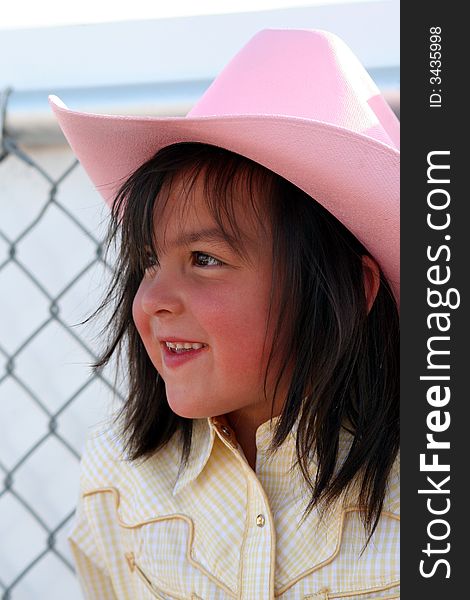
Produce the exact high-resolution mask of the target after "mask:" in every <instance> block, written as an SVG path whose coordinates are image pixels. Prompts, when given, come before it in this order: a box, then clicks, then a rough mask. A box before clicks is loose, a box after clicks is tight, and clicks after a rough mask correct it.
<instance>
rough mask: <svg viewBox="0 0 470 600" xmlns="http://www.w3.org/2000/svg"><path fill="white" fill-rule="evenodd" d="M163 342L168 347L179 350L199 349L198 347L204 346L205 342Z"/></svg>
mask: <svg viewBox="0 0 470 600" xmlns="http://www.w3.org/2000/svg"><path fill="white" fill-rule="evenodd" d="M165 344H166V345H167V347H168V348H171V349H172V350H176V351H180V352H181V351H183V350H199V349H200V348H203V347H204V346H205V344H200V343H196V344H191V343H190V342H165Z"/></svg>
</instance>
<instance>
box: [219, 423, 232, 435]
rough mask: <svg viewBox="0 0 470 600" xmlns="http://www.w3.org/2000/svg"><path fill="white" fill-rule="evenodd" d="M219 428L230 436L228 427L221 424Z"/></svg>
mask: <svg viewBox="0 0 470 600" xmlns="http://www.w3.org/2000/svg"><path fill="white" fill-rule="evenodd" d="M221 429H222V433H223V434H224V435H225V436H227V437H230V435H231V433H232V432H231V431H230V429H229V428H228V427H227V426H226V425H222V427H221Z"/></svg>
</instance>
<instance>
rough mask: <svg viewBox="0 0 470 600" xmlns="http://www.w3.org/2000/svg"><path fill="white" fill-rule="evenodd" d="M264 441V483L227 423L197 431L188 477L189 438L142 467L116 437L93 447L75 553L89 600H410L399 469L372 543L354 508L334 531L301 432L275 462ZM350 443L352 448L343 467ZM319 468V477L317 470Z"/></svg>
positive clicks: (94, 438) (259, 466) (336, 516)
mask: <svg viewBox="0 0 470 600" xmlns="http://www.w3.org/2000/svg"><path fill="white" fill-rule="evenodd" d="M277 418H278V417H276V418H274V419H273V420H272V421H267V422H265V423H263V424H262V425H260V427H259V428H258V430H257V432H256V446H257V457H256V472H255V471H253V470H252V469H251V468H250V466H249V465H248V462H247V461H246V458H245V456H244V454H243V451H242V449H241V447H240V446H239V444H238V443H237V441H236V439H235V437H234V433H233V431H232V430H231V429H230V427H229V426H228V423H227V421H226V419H225V418H224V417H214V418H209V419H195V420H194V429H193V445H192V450H191V455H190V461H189V463H188V465H187V467H186V469H184V470H182V471H181V472H180V473H179V472H178V467H179V459H180V448H179V446H178V445H177V441H178V436H173V439H172V440H171V441H170V443H169V444H167V445H166V446H165V447H164V448H163V449H161V450H160V451H159V452H157V453H155V454H154V455H153V456H152V457H151V458H150V459H148V460H146V461H145V462H140V463H138V464H131V463H130V462H128V461H126V460H125V459H124V455H123V451H122V446H121V441H120V439H119V438H118V436H117V435H116V434H115V433H114V429H113V428H112V427H111V428H109V429H107V430H102V428H101V430H97V429H96V430H95V431H94V432H92V434H91V435H90V436H89V437H88V441H87V445H86V448H85V452H84V454H83V457H82V464H81V481H80V498H79V503H78V507H77V513H76V516H75V520H74V522H73V527H72V529H71V531H70V534H69V538H68V539H69V542H70V546H71V549H72V552H73V556H74V560H75V564H76V568H77V574H78V577H79V581H80V584H81V586H82V589H83V592H84V595H85V597H86V598H87V599H93V600H140V599H142V600H150V599H152V598H163V599H181V600H229V599H238V600H268V599H273V598H280V599H282V600H284V599H285V600H301V599H302V600H306V599H312V600H313V599H318V600H328V599H336V598H346V599H347V600H376V599H379V598H380V599H382V600H383V599H391V598H399V531H400V529H399V480H398V475H399V473H398V471H399V466H398V461H397V463H396V465H395V467H394V470H393V473H392V475H391V477H390V481H389V489H388V494H387V497H386V501H385V506H384V511H383V513H382V515H381V518H380V521H379V525H378V527H377V529H376V531H375V533H374V535H373V537H372V539H371V541H370V543H369V545H368V546H367V548H366V549H365V551H364V552H363V553H362V555H361V550H362V549H363V546H364V542H365V534H364V530H363V526H362V523H361V520H360V510H359V507H358V506H357V505H356V504H355V503H354V501H353V500H352V499H349V500H348V501H341V502H338V503H336V504H335V505H334V506H332V507H331V510H329V511H328V512H327V513H326V514H324V516H323V519H321V520H320V519H319V516H318V512H317V511H316V510H313V512H312V513H311V514H310V516H309V517H308V518H307V519H306V520H305V521H304V522H303V524H302V525H299V521H300V518H301V517H302V515H303V512H304V508H305V506H306V504H307V502H308V492H307V488H306V486H305V485H304V484H303V479H302V477H301V474H300V470H299V469H298V468H295V469H294V470H290V467H291V466H292V464H293V462H294V460H295V437H294V433H293V432H291V433H290V435H289V436H288V438H287V439H286V440H285V442H284V443H283V445H282V447H281V448H280V449H279V450H278V452H277V453H276V454H274V456H272V457H271V458H270V459H269V460H267V458H266V449H267V447H268V445H269V441H270V439H271V435H272V428H271V427H270V425H272V424H273V423H274V422H275V421H276V419H277ZM350 443H351V436H350V434H348V433H346V432H344V433H343V434H342V437H341V444H340V456H339V460H340V461H341V460H343V459H344V457H345V455H346V453H347V450H348V447H349V444H350ZM312 468H315V466H314V465H313V466H312Z"/></svg>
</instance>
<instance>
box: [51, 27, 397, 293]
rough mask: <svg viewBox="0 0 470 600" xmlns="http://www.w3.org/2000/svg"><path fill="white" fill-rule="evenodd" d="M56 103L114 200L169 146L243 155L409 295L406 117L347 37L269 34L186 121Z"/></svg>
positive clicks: (74, 142) (77, 148)
mask: <svg viewBox="0 0 470 600" xmlns="http://www.w3.org/2000/svg"><path fill="white" fill-rule="evenodd" d="M49 103H50V105H51V108H52V110H53V111H54V113H55V116H56V117H57V120H58V121H59V125H60V127H61V129H62V131H63V133H64V135H65V137H66V139H67V141H68V143H69V144H70V146H71V148H72V150H73V152H74V154H75V155H76V156H77V158H78V159H79V161H80V163H81V164H82V166H83V168H84V169H85V171H86V172H87V173H88V175H89V177H90V178H91V180H92V182H93V184H94V185H95V186H96V188H97V190H98V191H99V192H100V193H101V195H102V196H103V198H104V199H105V200H106V202H108V203H109V204H110V203H112V201H113V198H114V195H115V193H116V192H117V190H118V188H119V186H120V185H121V184H122V183H123V182H124V181H125V179H126V178H127V177H128V176H129V175H130V174H131V173H132V172H133V171H134V170H135V169H137V168H138V167H139V166H140V165H141V164H142V163H144V162H145V161H147V160H148V159H150V158H151V157H152V156H153V155H154V154H155V153H156V152H157V151H158V150H160V149H161V148H163V147H164V146H169V145H170V144H175V143H177V142H203V143H206V144H212V145H215V146H220V147H222V148H226V149H227V150H231V151H233V152H236V153H238V154H242V155H243V156H246V157H248V158H250V159H252V160H254V161H256V162H258V163H260V164H261V165H264V166H265V167H267V168H268V169H271V170H272V171H274V172H275V173H278V174H279V175H281V176H282V177H284V178H285V179H287V180H289V181H290V182H292V183H293V184H295V185H296V186H297V187H299V188H301V189H302V190H304V191H305V192H306V193H307V194H309V195H310V196H312V197H313V198H315V200H317V201H318V202H320V204H322V205H323V206H324V207H325V208H326V209H327V210H329V211H330V212H331V213H332V214H333V215H334V216H335V217H336V218H337V219H339V221H341V222H342V223H343V224H344V225H345V226H346V227H348V228H349V229H350V231H352V233H354V235H355V236H356V237H357V238H358V239H359V240H360V241H361V242H362V243H363V244H364V246H365V247H366V248H367V249H368V250H369V252H370V253H371V254H372V255H373V256H374V258H375V259H376V260H377V261H378V263H379V264H380V266H381V267H382V269H383V271H384V273H385V276H386V277H387V279H388V281H389V282H390V284H391V286H392V289H393V290H394V293H395V296H396V299H397V301H398V299H399V283H400V280H399V273H400V271H399V261H400V258H399V248H400V247H399V219H400V217H399V156H400V153H399V122H398V119H397V118H396V116H395V115H394V113H393V111H392V110H391V108H390V107H389V106H388V104H387V103H386V101H385V99H384V98H383V96H382V95H381V94H380V92H379V90H378V88H377V86H376V85H375V84H374V82H373V81H372V79H371V78H370V76H369V75H368V73H367V71H366V70H365V69H364V67H363V66H362V65H361V63H360V62H359V60H358V59H357V57H356V56H355V55H354V54H353V52H352V51H351V49H350V48H349V47H348V46H347V45H346V44H345V43H344V42H343V41H342V40H341V39H340V38H338V37H337V36H335V35H333V34H331V33H328V32H326V31H317V30H309V29H302V30H296V29H265V30H262V31H260V32H258V33H257V34H256V35H255V36H254V37H252V38H251V39H250V40H249V41H248V43H247V44H246V45H245V46H244V47H243V48H242V49H241V50H240V51H239V52H238V53H237V54H236V55H235V56H234V57H233V58H232V60H231V61H230V62H229V63H228V64H227V66H226V67H225V68H224V69H223V70H222V72H221V73H220V74H219V75H218V76H217V77H216V78H215V80H214V81H213V82H212V84H211V85H210V86H209V88H208V89H207V90H206V92H205V93H204V94H203V96H202V97H201V99H200V100H199V101H198V102H197V103H196V104H195V106H194V107H193V108H192V109H191V110H190V111H189V113H188V114H187V115H186V117H150V116H149V117H136V116H129V115H123V116H121V115H103V114H93V113H84V112H78V111H74V110H70V109H69V108H67V106H65V104H64V103H63V102H62V101H61V100H60V99H59V98H58V97H57V96H49Z"/></svg>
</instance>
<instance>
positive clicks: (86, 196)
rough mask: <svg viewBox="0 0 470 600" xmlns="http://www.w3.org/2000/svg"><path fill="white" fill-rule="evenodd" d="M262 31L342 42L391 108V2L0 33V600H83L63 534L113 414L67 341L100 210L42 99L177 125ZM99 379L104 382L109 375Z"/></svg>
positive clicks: (97, 268)
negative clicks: (94, 439) (95, 434)
mask: <svg viewBox="0 0 470 600" xmlns="http://www.w3.org/2000/svg"><path fill="white" fill-rule="evenodd" d="M264 27H301V28H321V29H329V30H331V31H333V32H335V33H337V34H338V35H340V36H341V37H343V38H344V39H345V40H346V42H347V43H348V44H349V45H350V46H351V47H352V48H353V49H354V51H355V52H356V53H357V54H358V56H359V57H360V58H361V60H362V61H363V63H364V64H365V66H366V67H367V68H368V69H369V70H370V72H371V74H372V75H373V76H374V77H375V78H376V80H377V83H378V85H379V87H381V88H382V89H383V90H384V92H385V93H386V95H387V97H388V98H389V100H390V101H391V102H392V103H396V104H398V97H399V96H398V92H399V82H398V74H399V71H398V68H399V9H398V2H397V1H395V0H391V1H388V2H385V1H381V0H377V1H369V2H356V1H352V2H342V3H341V2H337V3H328V4H326V5H323V6H322V5H320V6H310V7H309V6H302V7H292V8H284V9H279V10H267V11H260V12H256V11H250V12H245V13H239V14H236V13H234V14H219V15H203V16H191V17H178V18H168V19H155V20H145V21H139V20H137V21H123V22H116V23H96V24H90V25H67V26H60V27H41V28H36V29H28V28H24V27H18V28H16V29H15V28H10V29H2V28H1V24H0V90H1V89H4V88H6V87H10V88H12V91H11V93H10V94H9V96H8V101H7V102H6V106H4V114H5V122H4V125H5V136H4V145H5V148H6V150H7V151H8V150H13V146H12V144H13V143H16V145H17V149H18V151H17V152H11V153H10V154H9V155H8V156H6V157H5V158H4V159H3V160H2V161H1V162H0V360H1V361H2V362H3V363H4V366H3V369H4V370H3V371H0V476H1V477H2V478H3V479H4V482H5V486H4V487H2V486H0V597H1V596H2V590H4V589H5V587H8V586H10V585H12V584H14V582H15V580H16V579H17V578H18V576H20V575H21V573H22V572H23V571H25V570H26V573H25V575H24V576H21V577H20V578H19V580H18V583H17V584H15V585H14V586H13V589H12V592H11V596H10V597H11V598H13V599H14V600H23V599H24V600H33V599H34V600H36V599H43V598H44V599H47V600H56V599H57V600H58V599H59V598H60V599H61V600H62V599H63V598H64V597H67V599H68V600H75V599H77V600H78V599H79V598H80V597H81V595H80V591H79V588H78V584H77V582H76V580H75V578H74V576H73V573H72V572H71V571H70V569H69V568H68V567H67V565H66V564H65V562H64V560H62V558H61V555H62V556H63V557H64V558H65V561H67V560H68V561H71V557H70V554H69V551H68V547H67V544H66V540H65V536H66V532H67V528H68V525H69V521H67V518H68V517H69V516H70V515H71V513H72V511H73V508H74V506H75V503H76V495H77V483H78V460H77V457H78V455H79V454H80V452H81V448H82V446H83V442H84V439H85V435H86V433H87V431H88V429H89V428H90V427H91V426H92V425H94V424H95V423H97V422H98V421H99V420H101V419H103V418H104V417H105V416H106V415H107V414H109V411H110V410H111V408H112V406H116V402H117V401H116V399H115V398H114V397H113V394H112V392H111V390H110V387H109V385H107V384H106V383H103V382H102V381H100V380H99V379H96V378H92V377H91V376H90V369H89V363H90V362H91V361H92V360H93V354H94V353H96V352H97V350H98V348H99V338H98V339H96V337H94V336H96V335H97V332H98V329H97V326H96V325H95V326H89V327H85V326H73V327H72V324H76V323H78V322H79V321H81V320H82V319H83V318H85V317H86V316H87V315H88V314H89V313H90V312H91V310H92V309H93V308H94V307H95V306H96V305H97V302H98V300H99V298H100V292H102V290H103V286H104V283H105V281H106V278H107V273H108V271H107V270H106V269H105V267H104V266H103V264H102V263H101V262H100V261H99V260H98V259H97V256H96V243H95V241H94V238H95V239H97V240H100V239H101V238H102V236H103V232H104V227H105V225H106V216H107V209H106V208H105V207H104V206H103V203H102V201H101V197H100V196H99V195H98V193H97V192H96V191H95V190H94V189H93V187H92V185H91V184H90V182H89V180H88V179H87V176H86V175H85V174H84V172H83V171H82V170H81V168H80V165H77V166H76V167H75V168H72V167H73V165H74V163H75V159H74V157H73V155H72V153H71V151H70V149H69V148H68V146H66V145H65V143H64V140H63V138H62V135H61V133H60V131H59V129H58V126H57V125H56V123H55V121H54V119H53V117H52V114H51V112H50V110H49V107H48V104H47V95H48V94H50V93H55V94H57V95H59V96H60V97H61V98H62V99H63V100H64V101H65V102H66V104H68V105H69V106H70V107H71V108H75V109H83V110H94V111H97V112H121V111H122V112H124V113H129V114H132V113H133V114H143V113H144V114H168V115H169V114H185V113H186V112H187V110H189V108H190V107H191V105H192V103H193V102H194V101H195V100H196V98H197V97H198V96H199V95H200V94H201V93H202V91H203V90H204V89H205V88H206V87H207V86H208V85H209V83H210V81H211V80H212V79H213V77H214V76H215V75H216V74H217V73H218V72H219V71H220V70H221V69H222V67H223V66H224V64H225V63H226V62H227V61H228V60H229V59H230V57H231V56H232V55H233V54H234V53H235V52H236V51H237V50H238V49H239V48H240V47H241V46H242V45H243V44H244V43H245V42H246V41H247V40H248V39H249V38H250V37H251V36H252V35H253V34H254V33H255V32H256V31H258V30H259V29H262V28H264ZM71 168H72V170H71V171H70V172H69V170H70V169H71ZM51 198H52V199H53V201H52V203H51V202H49V201H50V199H51ZM44 209H46V210H45V211H44V213H43V214H42V216H41V218H40V219H39V220H37V219H38V216H39V215H41V211H43V210H44ZM65 211H68V212H69V213H70V214H71V215H72V217H73V219H71V218H70V216H68V215H67V214H66V212H65ZM74 219H75V220H76V222H74ZM36 220H37V223H36V224H35V225H34V226H33V227H32V228H31V229H29V227H30V225H31V224H32V223H34V222H35V221H36ZM82 227H83V228H85V229H86V231H85V232H84V231H83V229H82ZM16 240H17V243H16V244H14V249H15V254H14V257H13V258H12V257H11V254H10V253H11V248H12V244H13V243H14V242H15V241H16ZM31 275H32V276H33V277H34V278H35V280H36V281H34V280H33V279H32V278H31ZM72 282H73V283H72ZM57 297H58V301H57V306H58V309H59V312H58V315H56V318H54V316H53V315H51V312H50V308H51V302H52V301H53V299H54V298H57ZM11 357H13V358H14V366H13V367H12V362H11ZM104 376H105V378H106V380H107V381H109V382H111V381H112V378H113V375H112V371H111V370H108V371H107V372H106V373H105V374H104ZM54 415H57V419H56V421H57V430H56V432H55V433H50V431H49V426H50V420H51V416H54ZM33 448H35V450H34V452H32V453H30V451H31V449H33ZM11 471H13V476H12V482H11V481H10V480H9V479H8V477H7V474H8V473H9V472H11ZM2 490H3V491H2ZM25 502H26V503H29V505H30V507H31V508H32V509H33V511H34V515H32V514H31V512H30V511H29V510H28V508H27V507H26V506H25ZM55 529H57V541H56V545H55V547H56V549H57V551H58V553H56V552H54V551H48V546H47V538H48V533H47V530H55ZM35 561H36V562H35ZM31 565H32V566H31Z"/></svg>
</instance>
